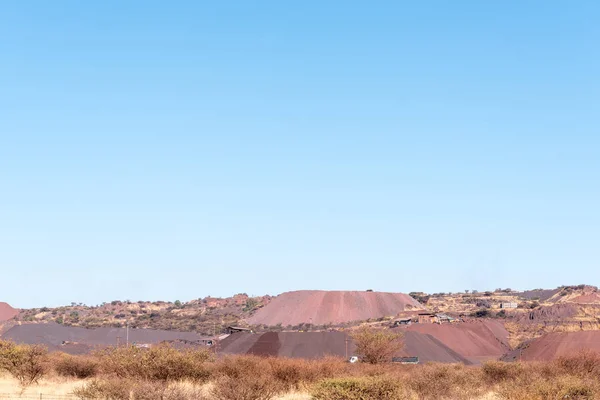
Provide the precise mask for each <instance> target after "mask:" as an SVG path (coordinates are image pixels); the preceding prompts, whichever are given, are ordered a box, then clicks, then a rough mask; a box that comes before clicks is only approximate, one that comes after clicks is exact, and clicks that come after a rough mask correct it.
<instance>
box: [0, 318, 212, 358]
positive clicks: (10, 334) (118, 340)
mask: <svg viewBox="0 0 600 400" xmlns="http://www.w3.org/2000/svg"><path fill="white" fill-rule="evenodd" d="M128 338H129V343H131V344H133V343H137V344H157V343H161V342H165V341H168V342H174V341H182V342H196V343H199V342H200V341H201V340H202V339H204V337H202V336H200V335H198V334H196V333H193V332H176V331H165V330H154V329H129V333H128V332H127V330H126V329H125V328H95V329H86V328H79V327H72V326H63V325H58V324H55V323H48V324H23V325H16V326H13V327H12V328H11V329H9V330H8V331H6V332H5V333H4V334H3V335H2V336H1V339H8V340H11V341H13V342H16V343H24V344H42V345H44V346H46V347H47V348H48V350H50V351H62V352H65V353H70V354H85V353H89V352H90V351H91V350H93V349H94V348H96V347H105V346H115V345H119V344H121V345H124V344H126V342H127V339H128Z"/></svg>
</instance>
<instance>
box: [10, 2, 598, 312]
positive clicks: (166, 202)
mask: <svg viewBox="0 0 600 400" xmlns="http://www.w3.org/2000/svg"><path fill="white" fill-rule="evenodd" d="M251 3H252V4H251ZM599 19H600V5H599V3H598V2H597V1H587V2H586V1H577V2H564V1H528V2H524V1H496V2H490V1H452V2H449V1H438V2H436V1H432V2H398V1H390V2H377V3H373V2H352V1H339V2H334V1H328V2H323V1H304V2H295V3H294V4H292V3H291V2H285V1H283V2H282V1H270V2H266V1H265V2H245V1H244V2H241V1H240V2H236V1H233V2H200V1H189V2H185V1H179V2H164V1H127V2H123V1H96V2H92V1H86V2H81V1H53V2H49V1H16V0H15V1H4V2H1V3H0V37H1V38H2V39H1V40H0V268H1V279H0V301H8V302H10V303H12V304H13V305H14V306H19V307H30V306H44V305H48V306H50V305H59V304H66V303H70V302H71V301H75V302H85V303H88V304H97V303H100V302H102V301H110V300H113V299H122V300H124V299H130V300H140V299H146V300H175V299H180V300H182V301H183V300H190V299H194V298H198V297H204V296H207V295H212V296H228V295H232V294H234V293H238V292H246V293H248V294H255V295H258V294H265V293H270V294H277V293H280V292H283V291H287V290H293V289H358V290H364V289H369V288H372V289H374V290H381V291H403V292H407V291H413V290H423V291H428V292H437V291H462V290H464V289H479V290H484V289H494V288H496V287H512V288H534V287H556V286H558V285H561V284H578V283H589V284H600V268H599V260H600V211H599V210H600V129H599V128H600V124H599V118H600V52H599V47H598V46H599V43H600V24H598V20H599Z"/></svg>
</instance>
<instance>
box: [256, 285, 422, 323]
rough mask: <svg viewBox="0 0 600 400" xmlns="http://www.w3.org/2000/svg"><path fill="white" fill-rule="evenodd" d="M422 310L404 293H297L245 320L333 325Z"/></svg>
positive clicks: (418, 304) (317, 291)
mask: <svg viewBox="0 0 600 400" xmlns="http://www.w3.org/2000/svg"><path fill="white" fill-rule="evenodd" d="M422 309H423V306H422V305H421V304H420V303H419V302H418V301H417V300H415V299H413V298H412V297H410V296H409V295H407V294H403V293H383V292H358V291H323V290H299V291H295V292H286V293H282V294H280V295H279V296H277V297H275V298H274V299H273V300H271V302H270V303H269V304H267V305H266V306H265V307H263V308H261V309H259V310H258V311H256V313H255V314H254V315H252V316H251V317H250V318H248V323H249V324H250V325H263V326H276V325H281V326H283V327H287V326H297V325H300V324H312V325H329V324H331V325H335V324H343V323H347V322H353V321H366V320H368V319H377V318H381V317H390V316H395V315H397V314H398V313H400V312H403V311H413V310H422Z"/></svg>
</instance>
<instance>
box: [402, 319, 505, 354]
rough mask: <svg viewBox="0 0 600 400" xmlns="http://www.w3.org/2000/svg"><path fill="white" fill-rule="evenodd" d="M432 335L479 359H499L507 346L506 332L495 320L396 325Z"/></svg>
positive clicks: (460, 352) (450, 346) (457, 350)
mask: <svg viewBox="0 0 600 400" xmlns="http://www.w3.org/2000/svg"><path fill="white" fill-rule="evenodd" d="M397 329H398V330H402V329H404V330H407V331H408V332H419V333H421V334H427V335H431V336H433V337H434V338H436V339H437V340H439V341H440V342H441V343H443V344H444V345H445V346H447V347H448V348H450V349H452V350H453V351H455V352H456V353H458V354H460V355H461V356H462V357H465V358H467V359H469V360H470V361H472V362H473V363H479V362H482V361H486V360H491V359H498V358H500V357H501V356H502V355H503V354H505V353H506V352H507V351H508V350H509V346H508V332H507V331H506V329H504V326H503V325H502V324H501V323H500V322H497V321H473V322H464V323H457V324H442V325H438V324H413V325H411V326H409V327H406V328H397Z"/></svg>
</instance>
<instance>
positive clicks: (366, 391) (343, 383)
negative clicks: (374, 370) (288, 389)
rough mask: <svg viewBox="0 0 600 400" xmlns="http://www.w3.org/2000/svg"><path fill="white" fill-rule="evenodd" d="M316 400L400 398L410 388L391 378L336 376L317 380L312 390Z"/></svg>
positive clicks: (394, 399) (402, 397)
mask: <svg viewBox="0 0 600 400" xmlns="http://www.w3.org/2000/svg"><path fill="white" fill-rule="evenodd" d="M311 394H312V396H313V398H314V399H316V400H402V399H411V398H414V396H412V395H411V392H410V390H408V389H406V388H402V386H400V384H399V382H398V381H397V380H394V379H391V378H389V377H388V378H337V379H325V380H323V381H321V382H319V383H318V384H317V385H316V386H315V388H314V389H313V391H312V393H311Z"/></svg>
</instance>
